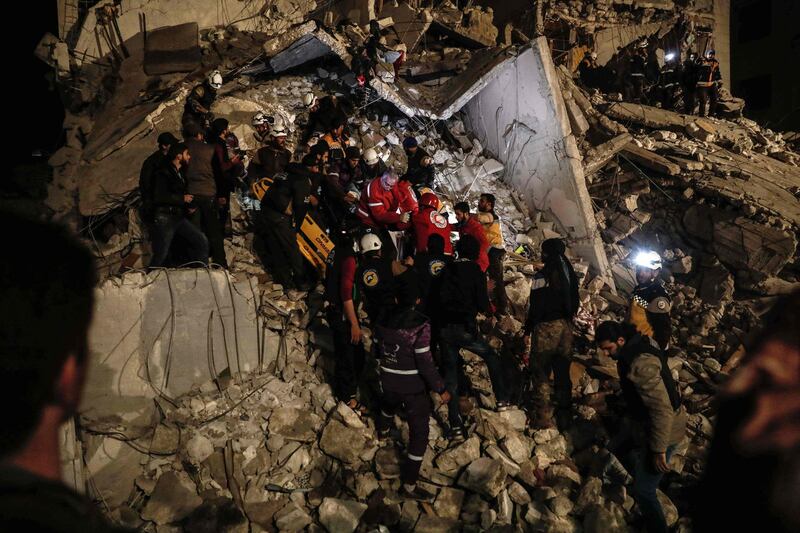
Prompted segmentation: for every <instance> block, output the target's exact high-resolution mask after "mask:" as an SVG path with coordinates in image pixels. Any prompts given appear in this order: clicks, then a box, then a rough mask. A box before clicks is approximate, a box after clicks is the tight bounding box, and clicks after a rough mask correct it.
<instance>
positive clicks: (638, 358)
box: [595, 321, 687, 533]
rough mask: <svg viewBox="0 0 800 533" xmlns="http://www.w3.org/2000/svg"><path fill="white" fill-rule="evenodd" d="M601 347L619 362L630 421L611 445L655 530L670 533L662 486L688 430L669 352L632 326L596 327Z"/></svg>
mask: <svg viewBox="0 0 800 533" xmlns="http://www.w3.org/2000/svg"><path fill="white" fill-rule="evenodd" d="M595 341H596V342H597V347H598V349H601V350H603V351H605V352H606V353H607V354H608V355H609V356H610V357H612V358H614V359H615V360H616V361H617V371H618V373H619V380H620V385H621V388H622V396H623V399H624V400H625V419H624V424H623V427H622V428H621V430H620V431H619V433H618V434H617V435H616V436H615V437H614V438H613V439H612V442H611V443H610V444H609V449H610V450H611V452H612V453H614V455H616V456H617V457H619V458H620V459H621V460H622V461H623V463H627V465H626V466H627V467H628V472H630V473H631V475H632V476H633V488H632V490H631V494H632V495H633V498H634V499H635V500H636V503H637V504H638V506H639V511H640V512H641V514H642V518H643V519H644V523H645V527H646V529H647V531H648V532H649V533H666V531H667V522H666V519H665V518H664V511H663V509H662V507H661V503H660V502H659V501H658V497H657V495H656V490H657V489H658V484H659V483H660V482H661V478H662V477H663V476H664V474H665V473H666V472H669V469H670V468H669V461H670V458H671V457H672V453H673V452H674V451H675V447H676V446H677V445H678V443H680V442H681V440H683V437H684V433H685V432H686V420H687V415H686V410H685V409H684V408H683V407H682V405H681V398H680V390H679V389H678V385H677V384H676V383H675V381H674V380H673V378H672V372H671V371H670V369H669V366H668V364H667V356H666V355H665V354H664V352H663V351H662V350H661V349H660V348H659V347H658V345H657V344H656V343H655V341H653V340H652V339H651V338H649V337H647V336H646V335H642V334H641V333H639V332H637V331H636V330H635V329H634V328H633V327H632V326H631V325H630V324H620V323H618V322H612V321H608V322H603V323H602V324H600V325H599V326H598V327H597V330H596V331H595Z"/></svg>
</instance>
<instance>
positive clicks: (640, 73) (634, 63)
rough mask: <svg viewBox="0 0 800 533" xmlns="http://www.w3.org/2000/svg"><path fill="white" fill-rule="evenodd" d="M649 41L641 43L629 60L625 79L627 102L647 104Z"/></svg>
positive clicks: (637, 45)
mask: <svg viewBox="0 0 800 533" xmlns="http://www.w3.org/2000/svg"><path fill="white" fill-rule="evenodd" d="M647 46H648V42H647V39H643V40H642V41H639V42H638V43H637V44H636V46H635V49H634V50H633V52H632V53H631V54H630V56H629V58H628V64H627V68H626V76H625V78H624V84H625V85H624V93H625V101H627V102H636V103H641V104H646V103H647V98H646V96H645V87H646V85H647Z"/></svg>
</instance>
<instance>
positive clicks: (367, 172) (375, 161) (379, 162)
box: [361, 148, 388, 181]
mask: <svg viewBox="0 0 800 533" xmlns="http://www.w3.org/2000/svg"><path fill="white" fill-rule="evenodd" d="M387 170H388V169H387V168H386V163H384V162H383V159H381V158H380V157H378V152H377V151H376V150H375V149H374V148H367V149H366V150H364V157H363V158H362V160H361V172H362V174H363V175H364V180H366V181H369V180H371V179H375V178H379V177H380V176H383V174H384V172H386V171H387Z"/></svg>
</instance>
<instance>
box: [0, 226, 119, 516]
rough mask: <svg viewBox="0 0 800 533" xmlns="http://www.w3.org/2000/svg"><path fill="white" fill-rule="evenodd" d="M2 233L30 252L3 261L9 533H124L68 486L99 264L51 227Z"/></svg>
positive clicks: (1, 449)
mask: <svg viewBox="0 0 800 533" xmlns="http://www.w3.org/2000/svg"><path fill="white" fill-rule="evenodd" d="M0 228H2V229H0V233H2V235H0V238H2V241H3V243H4V244H5V245H7V246H9V249H10V250H22V249H25V250H26V252H25V254H9V255H8V256H6V257H5V258H4V259H3V261H0V406H2V420H3V430H2V432H0V531H49V532H67V531H92V532H112V531H124V530H123V529H117V528H116V527H114V526H112V525H110V524H109V523H107V522H106V520H105V519H104V517H103V515H102V514H101V513H100V512H99V509H97V508H96V507H95V506H94V505H93V504H92V502H91V501H89V500H87V499H85V498H84V497H83V496H81V495H80V494H78V493H76V492H74V491H73V490H71V489H70V488H67V487H66V486H65V485H64V484H63V483H62V482H61V479H60V476H61V462H60V452H59V436H60V427H61V424H62V423H63V422H65V421H66V420H69V419H70V418H71V417H73V416H75V413H76V411H77V409H78V405H79V403H80V398H81V390H82V389H83V383H84V379H83V378H84V376H85V372H86V367H87V365H88V357H89V354H88V351H89V347H88V332H89V324H90V323H91V319H92V308H93V305H94V285H95V281H96V276H95V267H94V264H93V259H92V255H91V253H89V250H87V249H86V248H85V247H84V246H82V245H81V244H80V243H79V242H78V241H77V240H76V239H74V238H73V237H71V236H69V235H68V234H67V231H66V230H65V229H63V228H59V227H57V226H54V225H51V224H45V223H41V222H34V221H32V220H27V219H25V218H23V217H20V216H16V215H12V214H9V213H0ZM31 242H35V243H37V246H35V247H32V246H30V243H31ZM54 258H57V259H56V260H55V261H54Z"/></svg>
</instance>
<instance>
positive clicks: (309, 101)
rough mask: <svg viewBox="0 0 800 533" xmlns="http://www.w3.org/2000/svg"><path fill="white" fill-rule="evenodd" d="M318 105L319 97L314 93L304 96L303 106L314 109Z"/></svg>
mask: <svg viewBox="0 0 800 533" xmlns="http://www.w3.org/2000/svg"><path fill="white" fill-rule="evenodd" d="M316 103H317V97H316V96H314V93H306V94H304V95H303V105H304V106H306V107H313V105H314V104H316Z"/></svg>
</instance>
